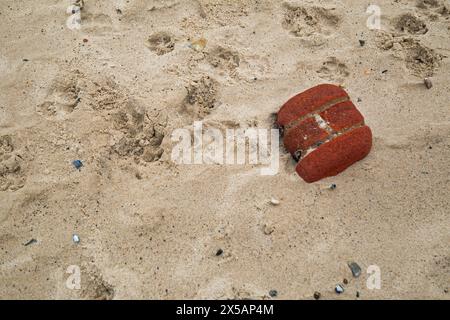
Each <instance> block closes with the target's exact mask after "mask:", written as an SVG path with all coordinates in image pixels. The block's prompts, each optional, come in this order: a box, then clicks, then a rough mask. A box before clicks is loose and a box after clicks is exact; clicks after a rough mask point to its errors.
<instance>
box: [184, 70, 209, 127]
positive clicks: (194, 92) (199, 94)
mask: <svg viewBox="0 0 450 320" xmlns="http://www.w3.org/2000/svg"><path fill="white" fill-rule="evenodd" d="M217 86H218V84H217V82H216V81H215V80H214V79H212V78H211V77H209V76H202V77H201V78H200V79H197V80H194V81H192V82H191V83H190V84H189V86H188V87H187V88H186V89H187V95H186V97H185V99H184V101H183V107H182V109H183V110H185V111H187V112H188V113H189V114H191V115H192V116H193V117H194V118H198V119H203V118H204V117H205V116H207V115H208V114H210V113H211V111H212V110H213V109H214V108H215V107H216V103H217Z"/></svg>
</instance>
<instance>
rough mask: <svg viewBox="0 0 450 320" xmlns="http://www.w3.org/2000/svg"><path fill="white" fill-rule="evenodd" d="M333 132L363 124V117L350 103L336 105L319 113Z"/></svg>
mask: <svg viewBox="0 0 450 320" xmlns="http://www.w3.org/2000/svg"><path fill="white" fill-rule="evenodd" d="M320 116H321V117H322V118H323V119H324V120H325V121H327V122H328V124H329V126H330V127H331V128H332V129H333V130H334V131H342V130H344V129H348V128H351V127H352V126H356V125H358V124H361V123H363V122H364V117H363V116H362V114H361V113H360V112H359V111H358V109H356V107H355V105H354V104H353V102H351V101H345V102H341V103H338V104H336V105H334V106H332V107H331V108H329V109H327V110H325V111H323V112H321V113H320Z"/></svg>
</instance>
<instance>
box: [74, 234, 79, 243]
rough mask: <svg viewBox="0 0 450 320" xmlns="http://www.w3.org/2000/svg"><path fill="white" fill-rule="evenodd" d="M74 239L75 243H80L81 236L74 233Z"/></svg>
mask: <svg viewBox="0 0 450 320" xmlns="http://www.w3.org/2000/svg"><path fill="white" fill-rule="evenodd" d="M72 241H73V243H77V244H78V243H80V237H79V236H78V235H76V234H74V235H73V236H72Z"/></svg>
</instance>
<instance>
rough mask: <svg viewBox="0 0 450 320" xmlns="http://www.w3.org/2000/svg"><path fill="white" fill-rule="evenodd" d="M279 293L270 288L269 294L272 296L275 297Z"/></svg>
mask: <svg viewBox="0 0 450 320" xmlns="http://www.w3.org/2000/svg"><path fill="white" fill-rule="evenodd" d="M277 295H278V292H277V290H270V291H269V296H271V297H272V298H273V297H276V296H277Z"/></svg>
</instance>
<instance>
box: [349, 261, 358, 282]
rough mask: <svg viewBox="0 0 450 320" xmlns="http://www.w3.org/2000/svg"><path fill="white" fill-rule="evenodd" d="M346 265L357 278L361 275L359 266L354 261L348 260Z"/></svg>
mask: <svg viewBox="0 0 450 320" xmlns="http://www.w3.org/2000/svg"><path fill="white" fill-rule="evenodd" d="M348 267H349V268H350V270H351V271H352V274H353V276H354V277H355V278H358V277H359V276H360V275H361V267H360V266H359V265H358V264H357V263H356V262H350V263H349V264H348Z"/></svg>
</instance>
